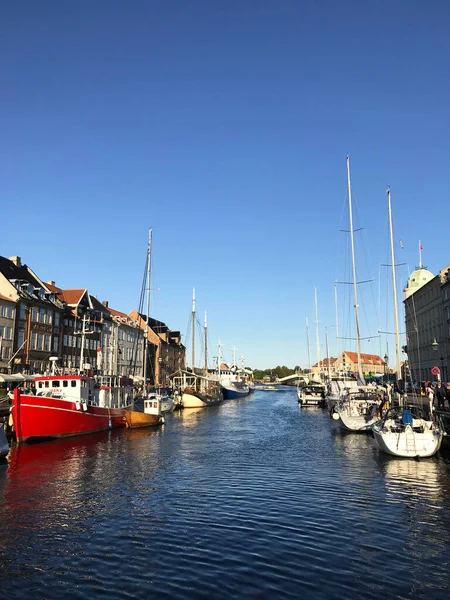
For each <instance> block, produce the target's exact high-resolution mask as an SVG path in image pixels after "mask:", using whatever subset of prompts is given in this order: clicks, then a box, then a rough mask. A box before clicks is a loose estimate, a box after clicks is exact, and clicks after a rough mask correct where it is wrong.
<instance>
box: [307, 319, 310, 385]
mask: <svg viewBox="0 0 450 600" xmlns="http://www.w3.org/2000/svg"><path fill="white" fill-rule="evenodd" d="M306 345H307V346H308V367H309V373H310V374H311V348H310V345H309V327H308V317H306Z"/></svg>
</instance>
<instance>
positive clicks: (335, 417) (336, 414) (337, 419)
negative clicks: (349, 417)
mask: <svg viewBox="0 0 450 600" xmlns="http://www.w3.org/2000/svg"><path fill="white" fill-rule="evenodd" d="M331 416H332V417H333V419H334V420H335V421H339V415H338V413H337V412H336V411H334V412H333V414H332V415H331Z"/></svg>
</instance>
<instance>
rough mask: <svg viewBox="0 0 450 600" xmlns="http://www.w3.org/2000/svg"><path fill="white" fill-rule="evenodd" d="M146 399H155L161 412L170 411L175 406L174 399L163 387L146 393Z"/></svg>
mask: <svg viewBox="0 0 450 600" xmlns="http://www.w3.org/2000/svg"><path fill="white" fill-rule="evenodd" d="M146 400H157V401H158V402H159V404H160V408H161V413H163V414H164V413H169V412H172V411H173V410H174V408H175V400H174V399H173V398H171V397H170V396H169V394H168V393H167V392H166V391H165V390H163V389H157V390H154V391H152V392H149V393H148V394H147V397H146Z"/></svg>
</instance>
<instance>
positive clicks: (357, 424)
mask: <svg viewBox="0 0 450 600" xmlns="http://www.w3.org/2000/svg"><path fill="white" fill-rule="evenodd" d="M347 191H348V206H349V221H350V245H351V254H352V275H353V306H354V309H355V333H356V348H357V356H358V359H357V360H358V380H357V381H356V383H357V385H356V386H353V389H352V388H351V387H346V389H345V390H344V393H343V394H341V396H340V398H339V400H338V401H337V402H336V404H335V406H334V409H333V412H332V416H333V418H334V419H335V420H339V424H340V425H341V426H342V427H343V428H344V429H347V430H349V431H371V429H372V425H373V424H374V423H376V422H377V420H378V403H377V394H376V390H374V389H373V388H368V387H366V386H365V385H364V376H363V374H362V368H361V338H360V332H359V314H358V292H357V279H356V261H355V240H354V229H353V208H352V190H351V183H350V159H349V157H348V156H347Z"/></svg>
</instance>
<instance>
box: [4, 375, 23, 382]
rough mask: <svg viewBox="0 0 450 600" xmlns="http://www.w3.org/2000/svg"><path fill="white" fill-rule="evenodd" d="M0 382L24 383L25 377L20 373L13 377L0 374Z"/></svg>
mask: <svg viewBox="0 0 450 600" xmlns="http://www.w3.org/2000/svg"><path fill="white" fill-rule="evenodd" d="M0 381H1V382H4V383H10V382H12V381H16V382H17V381H25V377H24V376H23V375H21V374H20V373H15V374H14V375H7V374H6V373H0Z"/></svg>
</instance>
